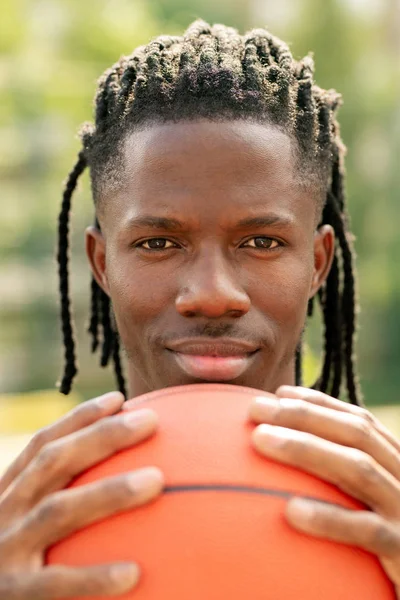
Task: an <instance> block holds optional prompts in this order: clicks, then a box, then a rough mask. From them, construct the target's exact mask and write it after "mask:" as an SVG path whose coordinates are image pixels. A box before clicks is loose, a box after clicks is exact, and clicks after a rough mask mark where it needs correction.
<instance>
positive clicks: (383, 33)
mask: <svg viewBox="0 0 400 600" xmlns="http://www.w3.org/2000/svg"><path fill="white" fill-rule="evenodd" d="M397 7H398V4H397V1H396V0H386V1H383V0H380V1H378V0H358V1H356V0H324V2H322V1H321V0H282V1H281V2H280V3H279V4H278V3H276V2H275V1H274V0H259V1H257V0H240V1H239V0H237V1H236V2H234V3H233V2H231V1H229V0H220V1H219V2H215V1H214V0H151V1H150V2H145V1H144V0H142V1H140V0H85V1H84V2H82V1H78V0H31V1H29V0H3V4H2V16H1V20H0V86H1V97H2V100H1V102H0V180H1V190H2V202H1V209H2V212H1V215H2V218H1V219H0V260H1V265H2V266H1V271H0V289H1V296H0V298H1V300H0V319H1V325H0V326H1V336H0V391H2V392H7V391H10V392H11V391H18V392H22V391H25V390H33V389H42V388H51V387H53V386H54V383H55V380H56V378H57V375H58V373H59V371H60V365H61V344H60V334H59V323H58V298H57V278H56V265H55V261H54V244H55V231H56V219H57V211H58V207H59V202H60V195H61V182H62V180H63V179H64V178H65V177H66V174H67V172H68V171H69V169H70V168H71V166H72V164H73V162H74V160H75V156H76V154H77V152H78V150H79V141H78V139H77V137H76V136H75V135H74V134H75V132H76V131H77V129H78V127H79V125H80V123H81V122H83V121H85V120H90V118H91V102H92V97H93V95H94V91H95V82H96V79H97V77H98V76H99V75H100V74H101V73H102V72H103V70H104V69H105V68H107V67H108V66H110V65H111V64H112V63H113V62H115V61H116V60H117V59H118V58H119V56H120V55H121V54H124V53H125V54H127V53H129V52H131V50H132V49H133V48H134V47H136V46H138V45H140V44H144V43H147V42H148V41H149V39H150V38H151V37H154V36H156V35H158V34H160V33H171V34H176V33H181V32H182V31H183V29H184V28H185V27H186V26H187V25H188V24H189V23H190V22H191V21H192V20H193V19H195V18H197V17H202V18H204V19H206V20H209V21H211V22H218V21H219V22H224V23H226V24H228V25H233V26H236V27H238V28H239V29H240V30H241V31H242V32H243V31H244V30H245V29H247V28H250V27H259V26H267V27H268V28H270V30H271V31H272V32H273V33H275V34H276V35H278V36H280V37H282V38H283V39H285V40H286V41H288V42H289V43H290V45H291V48H292V51H293V53H294V55H295V56H296V58H299V57H301V56H302V55H304V54H307V53H308V52H309V51H310V50H311V51H313V53H314V55H315V60H316V65H317V80H318V83H319V84H320V85H321V86H323V87H334V88H336V89H337V90H339V91H340V92H341V93H342V94H343V97H344V100H345V103H344V106H343V108H342V110H341V113H340V120H341V123H342V132H343V137H344V140H345V143H346V145H347V147H348V157H347V171H348V192H349V198H350V211H351V216H352V226H353V230H354V232H355V235H356V238H357V239H356V248H357V252H358V256H359V260H358V268H359V273H360V297H361V306H362V311H361V315H360V322H361V328H360V333H359V343H358V352H359V356H360V371H361V375H362V382H363V387H364V393H365V396H366V401H367V403H369V404H379V403H383V404H388V403H396V402H397V401H398V393H397V389H398V387H399V385H400V369H399V368H398V362H399V359H400V269H399V268H398V265H399V262H400V243H399V238H398V234H397V228H398V223H399V218H400V214H399V208H398V201H397V196H398V190H399V189H400V174H399V173H400V169H399V168H398V156H399V151H400V148H399V140H400V135H399V134H400V109H399V99H400V93H399V81H400V78H399V74H400V73H399V70H400V68H399V65H400V61H399V54H400V53H399V39H400V15H399V11H398V8H397ZM73 212H74V215H73V257H72V272H73V278H72V290H73V299H74V308H75V317H76V322H77V335H78V340H79V347H78V350H79V362H80V366H81V372H80V377H79V379H78V384H77V389H78V391H79V392H80V394H81V395H82V396H83V397H89V396H92V395H93V394H95V393H98V392H102V391H104V390H107V389H110V388H114V382H113V380H112V374H111V373H109V372H107V371H106V372H104V371H102V370H100V369H99V367H98V366H97V359H96V360H94V359H93V357H91V356H90V354H89V351H88V346H89V343H88V340H87V337H86V334H85V327H86V319H87V306H88V286H89V272H88V269H87V267H86V259H85V257H84V248H83V231H84V227H85V225H87V224H89V223H91V221H92V219H93V209H92V204H91V199H90V190H89V184H88V178H87V174H86V175H85V176H84V177H83V179H82V183H81V186H80V191H79V192H78V193H77V195H76V197H75V199H74V211H73ZM317 334H318V327H313V328H311V332H310V335H309V339H310V344H311V347H312V348H313V353H312V354H310V356H309V358H308V362H307V364H308V365H309V369H308V370H309V371H310V370H311V371H315V364H316V363H317V362H318V361H317V360H316V357H317V356H318V352H319V343H318V335H317ZM310 365H311V366H310ZM309 377H310V375H309Z"/></svg>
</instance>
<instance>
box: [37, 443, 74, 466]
mask: <svg viewBox="0 0 400 600" xmlns="http://www.w3.org/2000/svg"><path fill="white" fill-rule="evenodd" d="M66 464H67V456H66V453H65V452H62V449H61V446H60V444H59V443H57V442H48V443H46V444H45V445H44V446H42V447H41V449H40V451H39V453H38V454H37V456H36V459H35V468H36V470H40V471H41V470H43V471H50V472H55V471H61V470H62V469H63V468H64V467H65V466H66Z"/></svg>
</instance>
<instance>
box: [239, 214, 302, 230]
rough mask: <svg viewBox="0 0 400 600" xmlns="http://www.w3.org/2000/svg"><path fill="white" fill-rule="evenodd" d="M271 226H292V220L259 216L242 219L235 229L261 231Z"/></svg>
mask: <svg viewBox="0 0 400 600" xmlns="http://www.w3.org/2000/svg"><path fill="white" fill-rule="evenodd" d="M272 225H293V219H291V218H290V217H287V216H282V215H277V214H269V215H259V216H258V217H249V218H248V219H242V220H241V221H239V222H238V223H237V227H240V228H243V229H246V228H256V229H262V228H263V227H271V226H272Z"/></svg>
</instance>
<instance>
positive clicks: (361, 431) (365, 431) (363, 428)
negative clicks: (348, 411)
mask: <svg viewBox="0 0 400 600" xmlns="http://www.w3.org/2000/svg"><path fill="white" fill-rule="evenodd" d="M373 435H374V429H373V428H372V427H371V423H370V421H368V420H366V419H364V418H363V417H357V421H356V423H355V435H354V442H353V443H354V445H355V446H358V447H360V448H366V447H369V445H370V442H371V440H372V438H373Z"/></svg>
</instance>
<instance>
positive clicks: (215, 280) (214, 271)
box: [175, 250, 250, 318]
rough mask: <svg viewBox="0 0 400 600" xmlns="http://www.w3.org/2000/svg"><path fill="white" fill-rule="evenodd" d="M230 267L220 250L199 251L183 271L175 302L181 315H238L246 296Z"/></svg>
mask: <svg viewBox="0 0 400 600" xmlns="http://www.w3.org/2000/svg"><path fill="white" fill-rule="evenodd" d="M238 279H239V278H238V275H237V273H235V269H234V266H233V265H232V264H230V263H229V260H228V259H227V258H226V257H224V256H223V254H222V252H220V251H210V250H209V251H208V252H203V253H202V255H201V256H198V258H197V259H196V261H195V262H194V263H192V264H191V265H190V267H189V268H188V271H186V272H185V275H184V280H183V281H182V287H181V289H180V291H179V293H178V295H177V298H176V301H175V305H176V309H177V311H178V313H180V314H181V315H183V316H185V317H195V316H202V317H208V318H218V317H223V316H229V317H241V316H243V315H245V314H246V313H247V312H248V311H249V309H250V298H249V296H248V295H247V293H246V292H245V290H244V289H243V287H241V285H240V283H239V280H238Z"/></svg>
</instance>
